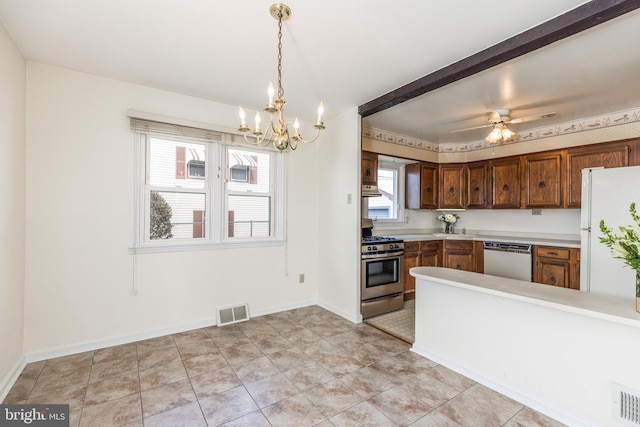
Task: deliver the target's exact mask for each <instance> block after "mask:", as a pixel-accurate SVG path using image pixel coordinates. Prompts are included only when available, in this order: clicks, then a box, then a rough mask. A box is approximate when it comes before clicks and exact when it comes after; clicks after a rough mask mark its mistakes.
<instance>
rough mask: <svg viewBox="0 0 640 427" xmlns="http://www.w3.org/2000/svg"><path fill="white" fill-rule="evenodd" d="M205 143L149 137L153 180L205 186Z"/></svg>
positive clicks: (159, 184) (164, 184)
mask: <svg viewBox="0 0 640 427" xmlns="http://www.w3.org/2000/svg"><path fill="white" fill-rule="evenodd" d="M205 150H206V148H205V145H204V144H194V143H189V142H180V141H168V140H165V139H158V138H149V184H151V185H153V186H157V187H182V188H204V187H205V180H204V179H205V170H206V165H205Z"/></svg>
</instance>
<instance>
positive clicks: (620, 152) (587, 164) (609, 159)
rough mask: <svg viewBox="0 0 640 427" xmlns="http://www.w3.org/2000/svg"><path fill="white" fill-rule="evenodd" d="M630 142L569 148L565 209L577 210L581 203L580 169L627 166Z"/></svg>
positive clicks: (630, 147)
mask: <svg viewBox="0 0 640 427" xmlns="http://www.w3.org/2000/svg"><path fill="white" fill-rule="evenodd" d="M632 145H633V142H632V141H624V142H618V143H607V144H597V145H596V146H589V145H587V146H582V147H575V148H570V149H568V150H567V154H566V180H565V195H566V196H565V197H566V202H565V207H568V208H579V207H580V204H581V202H582V169H585V168H596V167H605V168H618V167H624V166H629V165H630V163H629V156H630V153H631V151H632Z"/></svg>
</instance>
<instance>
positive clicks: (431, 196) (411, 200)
mask: <svg viewBox="0 0 640 427" xmlns="http://www.w3.org/2000/svg"><path fill="white" fill-rule="evenodd" d="M404 193H405V197H404V206H405V208H407V209H435V208H436V207H437V206H436V204H437V201H438V165H436V164H432V163H411V164H408V165H407V166H406V167H405V192H404Z"/></svg>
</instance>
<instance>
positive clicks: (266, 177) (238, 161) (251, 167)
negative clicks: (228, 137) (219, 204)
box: [227, 148, 271, 193]
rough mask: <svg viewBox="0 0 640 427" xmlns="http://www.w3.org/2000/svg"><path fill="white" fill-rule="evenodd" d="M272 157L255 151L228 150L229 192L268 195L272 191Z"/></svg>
mask: <svg viewBox="0 0 640 427" xmlns="http://www.w3.org/2000/svg"><path fill="white" fill-rule="evenodd" d="M269 163H270V155H269V153H257V152H255V151H248V150H239V149H237V148H229V149H228V150H227V168H228V171H227V176H228V177H229V182H228V184H227V189H228V190H229V191H251V192H253V193H256V192H259V193H268V192H269V190H270V184H271V183H270V179H271V177H270V173H269V167H270V164H269Z"/></svg>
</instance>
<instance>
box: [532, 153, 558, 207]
mask: <svg viewBox="0 0 640 427" xmlns="http://www.w3.org/2000/svg"><path fill="white" fill-rule="evenodd" d="M523 162H524V179H523V184H524V205H525V207H527V208H559V207H561V206H562V185H561V183H562V169H561V166H562V152H561V151H549V152H545V153H541V154H527V155H526V156H524V157H523Z"/></svg>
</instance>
